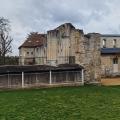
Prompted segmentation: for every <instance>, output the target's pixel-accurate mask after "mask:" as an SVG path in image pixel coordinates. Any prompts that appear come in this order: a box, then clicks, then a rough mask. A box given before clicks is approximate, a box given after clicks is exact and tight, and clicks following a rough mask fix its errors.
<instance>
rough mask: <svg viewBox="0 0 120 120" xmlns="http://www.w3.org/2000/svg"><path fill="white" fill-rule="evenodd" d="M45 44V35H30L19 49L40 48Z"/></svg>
mask: <svg viewBox="0 0 120 120" xmlns="http://www.w3.org/2000/svg"><path fill="white" fill-rule="evenodd" d="M46 43H47V37H46V34H39V33H31V34H30V35H29V36H28V38H27V40H26V41H25V42H24V43H23V44H22V45H21V46H20V47H19V49H20V48H21V47H23V48H31V47H32V48H34V47H40V46H43V45H45V44H46Z"/></svg>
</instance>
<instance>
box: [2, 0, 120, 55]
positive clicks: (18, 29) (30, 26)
mask: <svg viewBox="0 0 120 120" xmlns="http://www.w3.org/2000/svg"><path fill="white" fill-rule="evenodd" d="M0 17H5V18H8V19H9V20H10V21H11V28H12V33H11V35H12V37H13V38H14V41H13V54H14V55H18V47H19V46H20V45H21V44H22V43H23V41H24V40H25V37H26V36H27V34H28V33H29V32H42V33H45V32H46V31H47V30H50V29H54V28H56V27H57V26H59V25H60V24H62V23H65V22H71V23H72V24H73V25H74V26H75V27H77V28H79V29H83V30H84V32H85V33H88V32H99V33H114V34H119V33H120V0H0Z"/></svg>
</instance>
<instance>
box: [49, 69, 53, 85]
mask: <svg viewBox="0 0 120 120" xmlns="http://www.w3.org/2000/svg"><path fill="white" fill-rule="evenodd" d="M49 84H50V85H51V84H52V71H51V70H50V78H49Z"/></svg>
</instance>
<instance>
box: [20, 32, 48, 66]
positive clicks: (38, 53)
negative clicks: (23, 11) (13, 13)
mask: <svg viewBox="0 0 120 120" xmlns="http://www.w3.org/2000/svg"><path fill="white" fill-rule="evenodd" d="M46 40H47V39H46V35H45V34H38V33H31V34H30V35H29V36H28V38H27V39H26V40H25V42H24V43H23V44H22V45H21V46H20V47H19V64H20V65H30V64H31V65H32V64H36V65H37V64H38V65H43V64H46Z"/></svg>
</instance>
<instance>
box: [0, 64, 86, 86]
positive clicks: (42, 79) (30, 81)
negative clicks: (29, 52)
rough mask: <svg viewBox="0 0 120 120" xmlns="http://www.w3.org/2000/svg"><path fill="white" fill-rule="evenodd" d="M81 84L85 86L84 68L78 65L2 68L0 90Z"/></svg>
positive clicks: (0, 70)
mask: <svg viewBox="0 0 120 120" xmlns="http://www.w3.org/2000/svg"><path fill="white" fill-rule="evenodd" d="M80 84H81V85H83V84H84V68H83V67H82V66H80V65H78V64H61V65H59V66H57V67H55V66H48V65H26V66H1V67H0V88H26V87H27V88H28V87H39V86H51V85H57V86H58V85H80Z"/></svg>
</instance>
